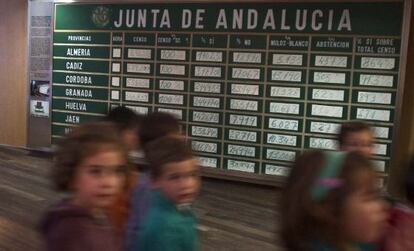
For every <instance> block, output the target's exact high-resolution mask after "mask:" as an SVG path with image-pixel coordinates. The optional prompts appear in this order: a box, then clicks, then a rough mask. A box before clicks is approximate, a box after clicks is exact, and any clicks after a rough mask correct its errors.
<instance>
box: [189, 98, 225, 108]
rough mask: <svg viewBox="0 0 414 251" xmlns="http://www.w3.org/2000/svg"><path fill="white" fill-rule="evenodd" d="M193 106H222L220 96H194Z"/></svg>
mask: <svg viewBox="0 0 414 251" xmlns="http://www.w3.org/2000/svg"><path fill="white" fill-rule="evenodd" d="M193 106H197V107H207V108H220V99H219V98H206V97H194V99H193Z"/></svg>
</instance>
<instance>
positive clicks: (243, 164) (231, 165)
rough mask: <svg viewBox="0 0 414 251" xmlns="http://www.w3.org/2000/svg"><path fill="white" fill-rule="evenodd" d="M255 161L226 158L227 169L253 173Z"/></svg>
mask: <svg viewBox="0 0 414 251" xmlns="http://www.w3.org/2000/svg"><path fill="white" fill-rule="evenodd" d="M254 167H255V163H253V162H248V161H241V160H232V159H228V160H227V169H229V170H235V171H242V172H247V173H254Z"/></svg>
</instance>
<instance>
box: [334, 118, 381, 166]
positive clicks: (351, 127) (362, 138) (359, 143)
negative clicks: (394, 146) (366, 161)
mask: <svg viewBox="0 0 414 251" xmlns="http://www.w3.org/2000/svg"><path fill="white" fill-rule="evenodd" d="M338 142H339V150H341V151H345V152H352V151H357V152H360V153H362V154H365V155H366V156H367V157H368V158H370V157H371V156H372V151H373V149H374V133H373V132H372V130H371V127H370V126H369V125H368V124H367V123H366V122H364V121H359V120H351V121H347V122H344V123H342V125H341V129H340V131H339V134H338Z"/></svg>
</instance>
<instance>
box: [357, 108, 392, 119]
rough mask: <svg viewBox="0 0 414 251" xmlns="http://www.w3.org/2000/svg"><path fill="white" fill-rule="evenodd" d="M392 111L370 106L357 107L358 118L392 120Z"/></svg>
mask: <svg viewBox="0 0 414 251" xmlns="http://www.w3.org/2000/svg"><path fill="white" fill-rule="evenodd" d="M390 117H391V112H390V111H388V110H377V109H369V108H357V115H356V118H357V119H367V120H377V121H390Z"/></svg>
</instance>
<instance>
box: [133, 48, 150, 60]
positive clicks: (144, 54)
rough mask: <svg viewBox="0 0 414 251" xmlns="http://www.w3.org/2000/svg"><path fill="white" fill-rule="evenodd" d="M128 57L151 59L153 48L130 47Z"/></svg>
mask: <svg viewBox="0 0 414 251" xmlns="http://www.w3.org/2000/svg"><path fill="white" fill-rule="evenodd" d="M128 58H139V59H151V50H149V49H128Z"/></svg>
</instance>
